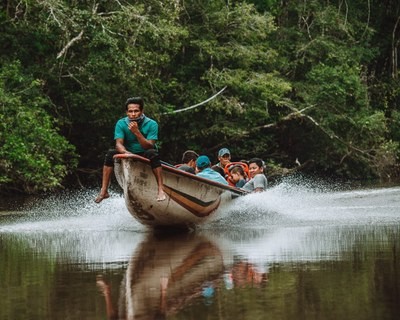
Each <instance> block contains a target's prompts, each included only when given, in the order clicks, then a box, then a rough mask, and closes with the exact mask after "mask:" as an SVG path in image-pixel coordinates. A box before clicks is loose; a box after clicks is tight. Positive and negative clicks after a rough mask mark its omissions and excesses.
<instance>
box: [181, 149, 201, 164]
mask: <svg viewBox="0 0 400 320" xmlns="http://www.w3.org/2000/svg"><path fill="white" fill-rule="evenodd" d="M198 157H199V155H198V154H197V153H196V152H194V151H193V150H187V151H185V152H184V153H183V155H182V163H189V161H190V160H194V161H196V160H197V158H198Z"/></svg>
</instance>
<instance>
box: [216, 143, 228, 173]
mask: <svg viewBox="0 0 400 320" xmlns="http://www.w3.org/2000/svg"><path fill="white" fill-rule="evenodd" d="M218 161H219V162H218V163H217V164H216V165H217V166H218V167H221V168H222V169H223V168H225V166H226V165H227V164H229V163H231V152H230V151H229V149H227V148H222V149H221V150H219V151H218Z"/></svg>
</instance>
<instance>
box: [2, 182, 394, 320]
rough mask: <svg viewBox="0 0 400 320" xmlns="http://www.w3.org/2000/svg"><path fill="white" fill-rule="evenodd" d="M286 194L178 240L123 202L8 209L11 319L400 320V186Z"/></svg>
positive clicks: (5, 252) (6, 296)
mask: <svg viewBox="0 0 400 320" xmlns="http://www.w3.org/2000/svg"><path fill="white" fill-rule="evenodd" d="M279 188H281V189H279ZM282 188H283V187H282V186H280V187H276V188H273V189H271V190H270V191H268V192H265V193H263V194H256V195H252V196H251V197H248V198H246V197H245V198H243V199H240V200H239V201H238V202H236V204H235V207H234V208H232V209H231V210H227V212H226V216H225V217H223V219H221V220H220V221H216V222H214V223H212V224H210V225H207V226H204V227H203V228H199V229H198V230H197V231H196V232H195V233H192V234H180V235H176V236H166V235H159V234H153V233H150V232H149V231H148V230H147V229H146V228H144V227H143V226H141V225H140V224H138V223H137V222H136V221H135V220H134V219H132V217H131V216H130V215H129V213H128V212H127V210H126V208H125V205H124V202H123V199H122V197H117V196H115V197H113V198H111V199H109V201H108V202H106V203H104V205H102V206H101V207H99V206H97V205H95V204H93V201H92V198H93V197H92V196H90V197H84V199H79V198H77V199H75V198H71V199H66V198H63V199H62V202H60V201H59V200H57V201H56V200H53V202H51V203H49V202H45V203H44V204H40V203H37V204H36V205H30V206H29V208H25V209H24V210H22V211H21V215H24V217H23V218H22V217H20V215H19V213H17V214H16V215H17V218H13V219H10V217H11V216H12V215H15V213H13V212H11V211H10V212H7V214H6V215H4V216H0V219H1V220H0V247H1V250H0V287H1V290H0V319H16V318H18V319H21V320H25V319H101V318H104V314H105V310H106V305H107V306H108V311H109V315H108V316H109V318H112V317H113V315H114V316H115V315H116V314H119V315H120V318H121V319H122V318H124V317H125V318H127V319H152V318H155V317H158V316H159V317H161V318H162V317H165V316H167V317H169V318H174V319H185V320H188V319H237V318H240V319H264V318H267V317H268V318H271V319H272V318H274V319H282V318H285V319H292V318H298V319H327V318H329V319H363V320H364V319H390V318H393V319H394V318H396V317H397V315H398V313H399V312H400V309H399V307H398V305H397V301H398V300H399V298H400V295H399V292H400V282H399V275H398V270H400V259H399V256H400V245H399V244H400V215H399V214H398V212H399V209H400V198H399V197H398V194H399V192H400V188H398V187H397V188H390V189H385V190H364V191H351V192H342V191H341V192H330V193H322V194H318V193H315V192H310V191H304V190H303V191H298V190H295V191H296V192H294V191H293V190H284V189H282ZM86 198H88V199H90V200H87V199H86ZM85 199H86V200H85ZM28 209H29V210H28ZM122 279H124V280H122ZM109 284H111V285H112V286H111V288H112V289H111V290H107V288H109V289H110V287H108V285H109ZM99 290H100V291H101V292H102V294H99ZM107 291H108V292H107ZM105 298H107V299H105ZM338 306H340V307H338ZM17 311H18V317H15V314H16V312H17Z"/></svg>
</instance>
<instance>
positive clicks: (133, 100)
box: [125, 97, 144, 111]
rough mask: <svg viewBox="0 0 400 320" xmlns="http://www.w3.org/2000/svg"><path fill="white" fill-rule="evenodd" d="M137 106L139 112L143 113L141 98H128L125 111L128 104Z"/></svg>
mask: <svg viewBox="0 0 400 320" xmlns="http://www.w3.org/2000/svg"><path fill="white" fill-rule="evenodd" d="M132 103H133V104H138V105H139V108H140V111H143V107H144V101H143V98H142V97H133V98H128V99H127V100H126V102H125V110H128V105H130V104H132Z"/></svg>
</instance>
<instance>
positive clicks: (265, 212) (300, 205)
mask: <svg viewBox="0 0 400 320" xmlns="http://www.w3.org/2000/svg"><path fill="white" fill-rule="evenodd" d="M229 210H230V211H231V212H230V214H228V215H227V216H230V217H231V220H232V221H230V222H232V223H233V224H234V223H237V222H238V220H239V221H240V222H241V225H242V226H244V225H246V224H248V225H249V226H250V225H253V226H256V225H259V226H262V225H264V226H265V225H277V224H279V225H286V226H291V225H299V224H301V225H326V224H330V225H331V224H337V225H343V224H353V223H355V224H359V223H363V224H375V223H378V224H382V223H385V224H387V223H389V224H390V223H398V222H400V215H399V212H400V187H393V188H382V189H366V190H356V191H348V190H347V191H346V190H340V188H338V186H337V185H327V184H326V183H321V182H314V183H311V182H310V181H308V180H304V179H299V178H291V179H288V180H286V181H284V182H282V183H280V184H279V185H277V186H275V187H272V188H271V189H268V190H267V191H265V192H262V193H254V194H250V195H247V196H245V197H242V198H239V199H238V201H237V202H235V203H234V205H233V206H231V207H230V209H229ZM228 222H229V218H228Z"/></svg>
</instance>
